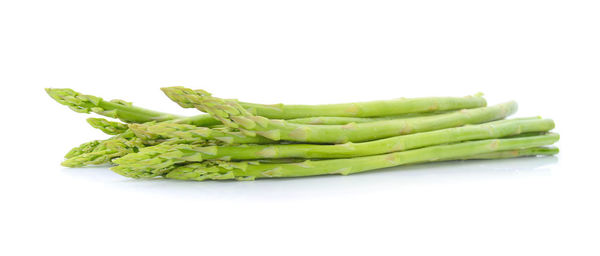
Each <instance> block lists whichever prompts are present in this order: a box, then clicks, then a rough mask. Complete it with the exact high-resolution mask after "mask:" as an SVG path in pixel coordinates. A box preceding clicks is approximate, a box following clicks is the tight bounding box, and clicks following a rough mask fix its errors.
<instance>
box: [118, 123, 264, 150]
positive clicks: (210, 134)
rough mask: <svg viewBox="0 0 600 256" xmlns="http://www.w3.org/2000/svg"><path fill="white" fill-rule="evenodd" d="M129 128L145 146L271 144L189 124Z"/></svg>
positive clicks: (260, 138)
mask: <svg viewBox="0 0 600 256" xmlns="http://www.w3.org/2000/svg"><path fill="white" fill-rule="evenodd" d="M129 128H130V129H131V130H132V131H133V132H134V134H135V135H136V137H138V138H140V139H141V140H142V141H144V142H145V143H146V144H157V143H156V142H155V141H164V140H172V139H177V140H185V141H189V142H194V143H193V144H198V142H200V143H202V144H212V145H222V144H267V143H273V142H274V141H273V140H269V139H267V138H264V137H249V136H245V135H243V134H241V133H240V132H232V131H227V130H226V129H220V130H219V129H212V128H207V127H198V126H194V125H189V124H176V123H169V122H162V123H152V124H130V125H129Z"/></svg>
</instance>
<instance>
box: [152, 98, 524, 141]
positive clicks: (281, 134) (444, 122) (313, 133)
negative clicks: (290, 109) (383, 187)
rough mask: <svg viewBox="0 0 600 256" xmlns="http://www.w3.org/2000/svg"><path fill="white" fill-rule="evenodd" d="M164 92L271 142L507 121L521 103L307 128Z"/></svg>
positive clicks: (230, 103) (360, 137)
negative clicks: (506, 118) (504, 119)
mask: <svg viewBox="0 0 600 256" xmlns="http://www.w3.org/2000/svg"><path fill="white" fill-rule="evenodd" d="M162 90H163V91H164V92H165V94H166V95H167V96H169V98H171V99H172V100H173V101H175V102H177V103H178V104H180V105H181V106H183V107H189V106H192V105H193V106H196V108H197V109H199V110H201V111H204V112H208V113H209V114H211V115H212V116H213V117H215V118H217V119H219V120H220V121H221V122H222V123H223V124H224V125H226V126H228V127H231V128H236V129H240V131H242V132H243V133H244V134H246V135H248V136H256V135H260V136H263V137H266V138H269V139H271V140H288V141H297V142H310V143H345V142H361V141H369V140H375V139H381V138H387V137H391V136H397V135H404V134H411V133H417V132H425V131H432V130H437V129H443V128H450V127H457V126H461V125H465V124H477V123H484V122H489V121H493V120H498V119H502V118H505V117H507V116H508V115H510V114H512V113H514V112H515V111H516V110H517V103H516V102H514V101H511V102H507V103H504V104H499V105H496V106H492V107H483V108H475V109H466V110H461V111H457V112H452V113H447V114H441V115H434V116H426V117H415V118H408V119H396V120H385V121H376V122H370V123H360V124H355V123H350V124H347V125H305V124H294V123H290V122H287V121H285V120H271V119H268V118H265V117H262V116H255V115H253V114H251V113H250V112H249V111H247V110H246V109H244V108H243V107H242V106H240V105H239V104H238V103H237V102H236V101H235V100H224V99H220V98H215V97H212V96H210V95H209V94H207V93H204V92H202V91H199V90H196V91H194V90H191V89H187V88H183V87H168V88H162Z"/></svg>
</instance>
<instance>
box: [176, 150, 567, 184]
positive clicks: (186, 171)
mask: <svg viewBox="0 0 600 256" xmlns="http://www.w3.org/2000/svg"><path fill="white" fill-rule="evenodd" d="M555 154H558V148H553V147H533V148H524V149H514V150H507V151H497V152H490V153H484V154H478V155H472V156H466V157H457V158H448V159H432V160H429V162H441V161H452V160H480V159H485V160H490V159H505V158H517V157H528V156H550V155H555ZM313 162H314V161H311V160H305V161H304V162H293V163H286V162H283V163H276V164H288V165H289V164H296V165H302V164H306V163H313ZM416 163H418V162H414V163H407V164H416ZM260 164H264V163H262V162H258V161H253V162H245V163H227V162H222V161H210V162H202V163H191V164H187V165H182V166H179V167H177V168H175V169H173V171H171V172H170V173H168V174H167V175H165V178H170V179H178V180H194V181H204V180H231V179H236V180H254V179H255V178H256V177H254V176H239V175H245V173H244V174H241V171H239V170H235V168H236V167H239V169H241V170H244V169H245V168H246V169H247V168H248V167H249V168H253V166H256V165H260ZM274 168H275V169H276V168H278V167H274ZM283 168H285V166H283V167H282V169H283ZM236 174H237V175H238V176H236ZM261 178H264V177H261Z"/></svg>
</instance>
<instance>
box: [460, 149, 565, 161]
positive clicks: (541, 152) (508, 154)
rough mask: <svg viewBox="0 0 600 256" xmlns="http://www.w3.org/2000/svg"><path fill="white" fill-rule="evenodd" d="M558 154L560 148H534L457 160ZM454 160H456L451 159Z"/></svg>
mask: <svg viewBox="0 0 600 256" xmlns="http://www.w3.org/2000/svg"><path fill="white" fill-rule="evenodd" d="M556 154H558V148H555V147H533V148H524V149H515V150H506V151H499V152H492V153H484V154H479V155H474V156H469V157H463V158H456V160H474V159H504V158H515V157H523V156H550V155H556ZM451 160H454V159H451Z"/></svg>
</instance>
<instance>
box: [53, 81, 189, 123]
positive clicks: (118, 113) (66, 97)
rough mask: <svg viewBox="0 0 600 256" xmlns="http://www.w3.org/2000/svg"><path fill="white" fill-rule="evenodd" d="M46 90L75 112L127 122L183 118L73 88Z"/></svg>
mask: <svg viewBox="0 0 600 256" xmlns="http://www.w3.org/2000/svg"><path fill="white" fill-rule="evenodd" d="M46 92H47V93H48V95H50V97H52V98H53V99H54V100H56V101H57V102H58V103H60V104H63V105H66V106H68V107H69V108H70V109H72V110H73V111H75V112H79V113H90V112H94V113H96V114H99V115H103V116H106V117H111V118H117V119H120V120H121V121H123V122H126V123H145V122H150V121H166V120H172V119H175V118H182V117H181V116H177V115H172V114H167V113H162V112H157V111H153V110H149V109H144V108H140V107H136V106H133V105H132V104H131V103H130V102H126V101H123V100H111V101H106V100H104V99H102V98H100V97H96V96H92V95H85V94H81V93H78V92H76V91H73V90H71V89H56V88H46Z"/></svg>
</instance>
